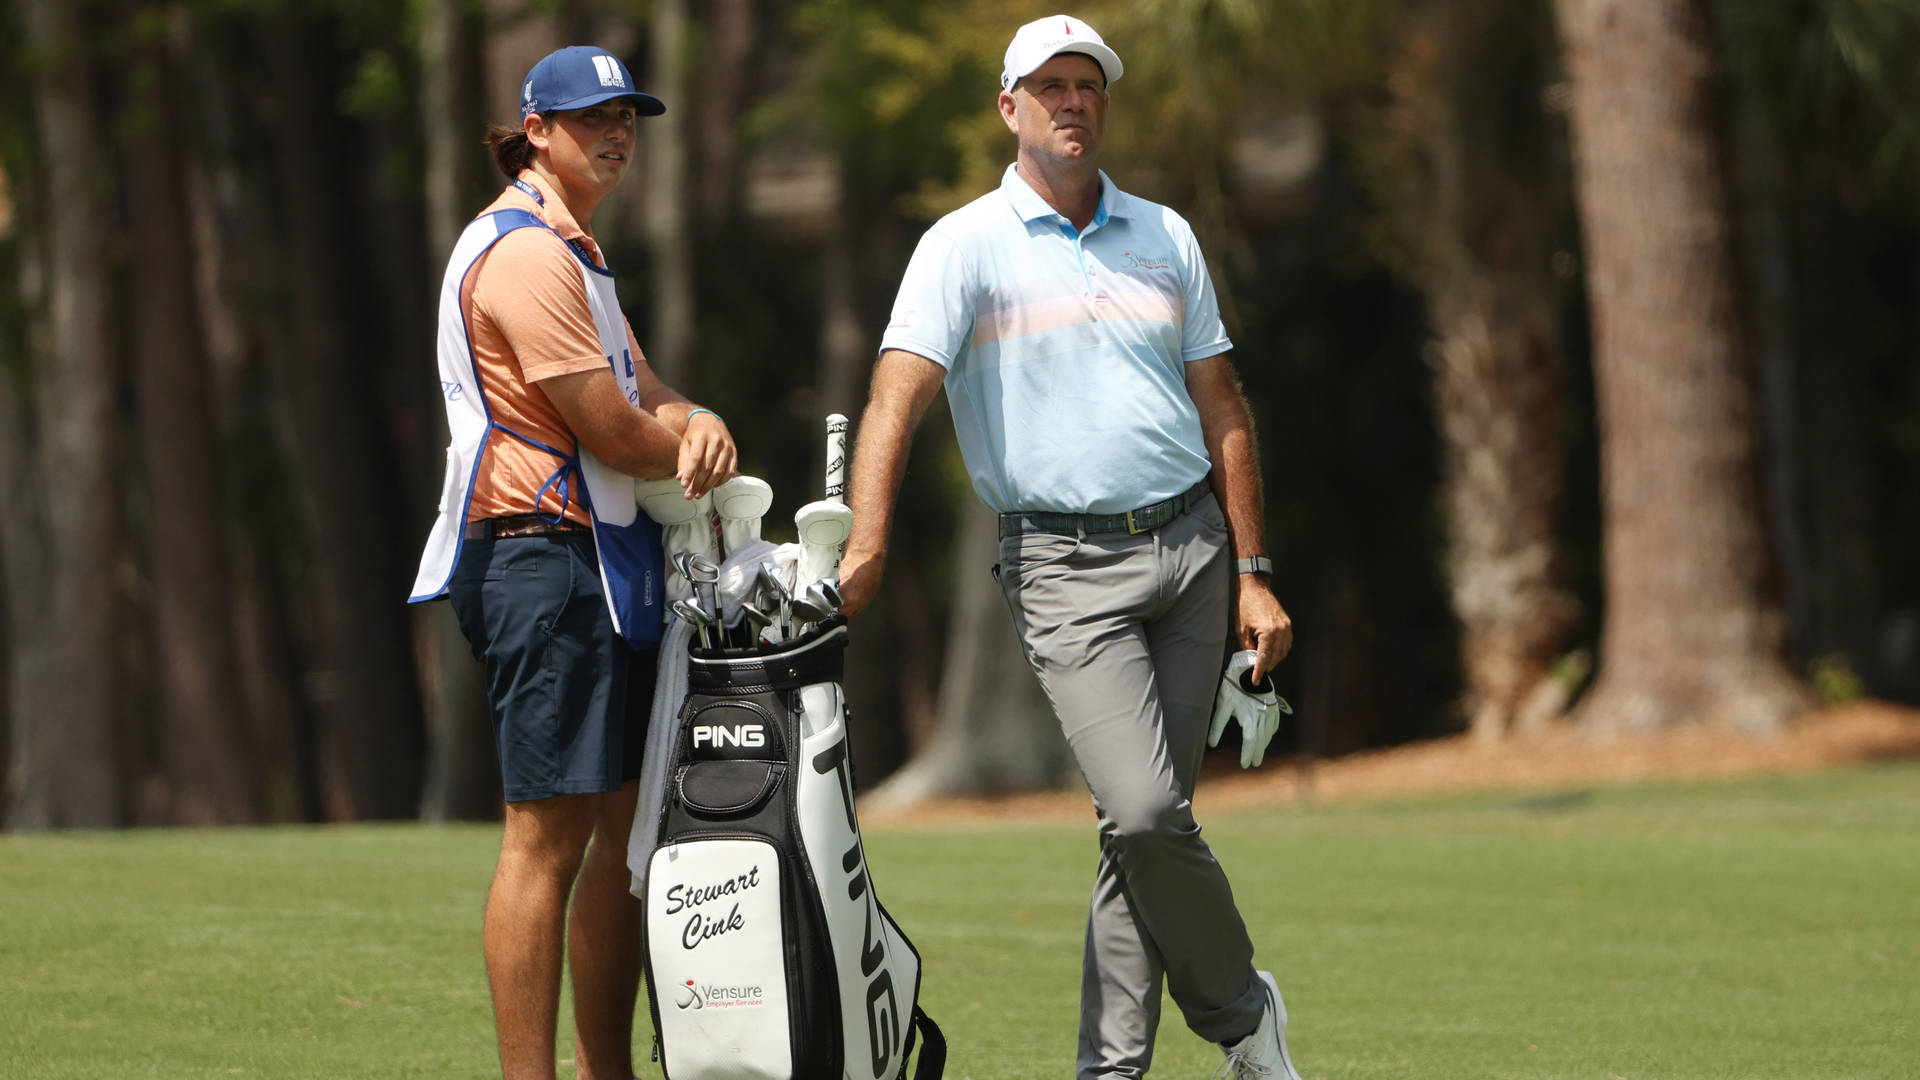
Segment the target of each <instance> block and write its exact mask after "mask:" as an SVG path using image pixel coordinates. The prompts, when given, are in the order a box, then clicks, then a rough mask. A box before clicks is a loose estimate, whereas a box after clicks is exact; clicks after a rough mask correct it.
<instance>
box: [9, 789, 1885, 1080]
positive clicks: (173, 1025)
mask: <svg viewBox="0 0 1920 1080" xmlns="http://www.w3.org/2000/svg"><path fill="white" fill-rule="evenodd" d="M1200 809H1201V814H1202V819H1203V821H1206V823H1207V829H1206V835H1207V837H1208V839H1209V840H1210V841H1211V842H1212V843H1213V845H1214V847H1215V849H1216V850H1217V851H1218V852H1219V854H1220V857H1221V859H1222V861H1223V862H1224V863H1225V864H1226V866H1227V868H1228V872H1229V874H1230V875H1231V876H1232V878H1233V882H1234V887H1235V892H1236V895H1237V896H1238V898H1239V902H1240V906H1241V909H1242V911H1243V912H1244V913H1245V915H1246V919H1247V922H1248V924H1249V926H1250V927H1251V928H1252V930H1253V933H1254V937H1255V941H1256V943H1257V946H1258V948H1259V956H1258V960H1259V963H1260V964H1261V965H1262V966H1265V967H1269V968H1271V969H1273V970H1274V971H1275V972H1276V973H1277V974H1278V975H1279V978H1280V984H1281V987H1282V989H1283V990H1284V991H1285V993H1286V995H1287V1000H1288V1005H1289V1007H1290V1010H1291V1012H1292V1014H1293V1026H1292V1040H1291V1042H1292V1047H1293V1051H1294V1056H1295V1058H1296V1060H1297V1061H1298V1062H1299V1064H1300V1066H1301V1068H1302V1070H1303V1071H1304V1072H1305V1073H1306V1075H1307V1076H1308V1077H1309V1078H1317V1077H1329V1078H1333V1077H1339V1078H1389V1077H1396V1078H1397V1077H1407V1078H1414V1077H1420V1078H1427V1077H1448V1078H1464V1077H1498V1078H1505V1077H1515V1078H1550V1077H1551V1078H1558V1077H1568V1078H1575V1077H1582V1078H1584V1077H1591V1078H1593V1080H1608V1078H1609V1077H1616V1076H1617V1077H1623V1078H1626V1080H1641V1078H1647V1080H1653V1078H1661V1080H1679V1078H1695V1077H1697V1078H1709V1077H1712V1078H1721V1077H1724V1078H1728V1080H1733V1078H1763V1077H1795V1078H1802V1077H1819V1078H1838V1077H1888V1078H1892V1077H1907V1076H1911V1075H1913V1068H1914V1066H1913V1062H1914V1061H1915V1060H1916V1059H1920V1036H1916V1035H1915V1034H1913V1030H1914V1028H1915V1027H1916V1025H1915V1024H1914V1023H1913V1019H1912V1018H1913V1017H1914V1016H1915V1015H1920V991H1917V990H1916V987H1920V979H1916V976H1915V974H1914V972H1915V970H1916V966H1920V899H1916V897H1920V764H1898V765H1885V766H1878V767H1872V768H1864V769H1855V770H1848V771H1844V772H1834V773H1825V774H1818V775H1813V776H1803V777H1794V778H1779V779H1768V780H1751V781H1741V782H1734V783H1724V784H1702V785H1686V786H1649V787H1634V788H1622V789H1613V790H1602V791H1598V792H1594V793H1591V794H1579V793H1576V794H1572V795H1557V796H1550V797H1541V798H1531V799H1520V798H1515V797H1511V796H1476V797H1467V798H1454V799H1446V800H1435V801H1421V802H1409V803H1404V804H1379V805H1371V806H1342V807H1323V808H1320V809H1315V810H1297V809H1290V810H1285V811H1276V812H1270V813H1259V814H1237V815H1232V816H1218V817H1210V816H1209V815H1208V814H1207V812H1206V805H1205V793H1204V790H1203V792H1202V797H1201V806H1200ZM867 840H868V848H869V856H870V860H871V863H872V866H873V869H874V875H875V880H876V883H877V886H878V888H879V891H880V896H881V898H882V900H883V901H884V902H885V903H886V904H887V906H888V908H889V909H890V910H891V911H892V912H893V913H894V915H895V916H896V917H897V918H898V919H899V920H900V922H901V923H902V924H903V925H904V926H905V927H906V928H907V931H908V933H909V934H910V935H911V936H912V937H913V940H914V942H915V944H916V945H917V946H918V947H919V949H920V951H921V953H922V955H923V956H924V958H925V960H926V964H927V977H926V985H925V989H924V994H923V1004H924V1005H925V1006H926V1008H927V1009H928V1011H929V1012H930V1013H932V1014H933V1016H934V1017H935V1018H936V1019H937V1020H938V1021H939V1022H940V1023H941V1024H942V1026H943V1027H944V1028H945V1029H946V1032H947V1036H948V1039H949V1041H950V1043H951V1046H952V1050H951V1056H950V1059H949V1066H948V1071H947V1075H948V1076H950V1077H954V1078H962V1077H970V1078H974V1080H992V1078H1001V1077H1006V1078H1027V1077H1032V1078H1040V1077H1052V1078H1061V1077H1067V1076H1069V1075H1070V1074H1071V1071H1072V1066H1073V1054H1074V1026H1075V1022H1076V1019H1077V1016H1078V1002H1077V996H1078V987H1079V951H1080V943H1081V936H1082V933H1083V920H1084V918H1085V910H1086V890H1087V885H1088V883H1089V880H1090V877H1091V874H1092V869H1093V862H1094V846H1093V837H1092V831H1091V827H1090V823H1089V824H1044V825H1041V824H1019V823H1010V824H1008V825H1005V826H1002V827H986V826H978V825H971V826H951V827H912V828H908V827H890V828H884V829H883V828H874V829H870V830H869V833H868V838H867ZM496 843H497V837H496V835H495V833H494V831H493V830H492V829H491V828H487V827H468V826H461V827H447V828H435V827H417V826H370V827H352V828H323V829H262V830H223V831H166V832H128V833H112V834H88V835H54V836H12V837H0V1076H5V1077H8V1078H10V1080H11V1078H20V1080H26V1078H56V1077H58V1078H69V1077H88V1078H92V1077H113V1078H126V1080H134V1078H144V1077H155V1078H158V1077H167V1078H177V1077H276V1078H277V1077H344V1076H354V1077H422V1078H438V1077H448V1078H452V1077H461V1078H473V1077H482V1076H486V1075H489V1074H496V1075H497V1064H496V1060H495V1055H494V1049H493V1041H492V1039H493V1034H492V1022H491V1016H490V1013H489V1007H488V999H487V991H486V985H485V980H484V973H483V970H482V967H481V961H480V953H479V919H480V908H481V904H482V901H483V899H484V895H485V890H486V885H487V880H488V876H489V874H490V873H491V870H492V863H493V856H494V850H495V844H496ZM638 1026H639V1031H638V1033H637V1034H636V1037H635V1041H636V1044H637V1045H638V1046H639V1048H640V1049H639V1055H638V1060H639V1061H640V1062H641V1073H642V1075H643V1076H647V1077H658V1076H659V1075H660V1074H659V1066H658V1065H657V1064H650V1063H647V1061H646V1057H647V1049H648V1047H649V1044H650V1041H651V1035H650V1030H649V1028H648V1026H647V1024H646V1021H645V1018H644V1016H643V1017H642V1020H641V1022H640V1024H639V1025H638ZM561 1054H562V1057H563V1058H564V1057H568V1056H570V1054H571V1050H570V1049H569V1048H568V1047H567V1046H566V1045H565V1044H564V1040H563V1046H562V1050H561ZM1218 1060H1219V1053H1218V1051H1217V1050H1215V1049H1214V1048H1212V1047H1210V1046H1208V1045H1206V1044H1204V1043H1202V1042H1201V1041H1200V1040H1198V1039H1196V1038H1195V1037H1193V1036H1192V1035H1190V1034H1189V1033H1187V1032H1186V1031H1185V1029H1184V1027H1182V1026H1181V1025H1180V1023H1179V1021H1178V1011H1177V1010H1176V1009H1174V1008H1173V1007H1172V1005H1171V1003H1169V1005H1168V1007H1167V1009H1166V1017H1165V1022H1164V1023H1163V1025H1162V1032H1161V1041H1160V1048H1159V1053H1158V1055H1157V1058H1156V1062H1155V1069H1154V1074H1155V1075H1156V1076H1167V1077H1174V1076H1187V1077H1200V1076H1204V1075H1206V1074H1207V1072H1209V1071H1210V1070H1211V1069H1212V1068H1213V1067H1214V1066H1215V1065H1216V1064H1217V1063H1218ZM568 1072H570V1070H564V1069H563V1075H564V1074H566V1073H568Z"/></svg>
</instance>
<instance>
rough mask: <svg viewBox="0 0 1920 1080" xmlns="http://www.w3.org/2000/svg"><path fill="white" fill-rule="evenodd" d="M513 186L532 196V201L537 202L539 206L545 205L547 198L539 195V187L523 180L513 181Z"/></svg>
mask: <svg viewBox="0 0 1920 1080" xmlns="http://www.w3.org/2000/svg"><path fill="white" fill-rule="evenodd" d="M513 186H514V187H517V188H519V189H520V190H521V191H524V192H526V193H527V194H529V195H531V196H533V201H534V202H537V203H539V204H540V205H541V206H545V205H547V200H546V199H544V198H542V197H541V195H540V189H539V188H536V187H534V186H533V185H532V184H529V183H527V182H526V181H525V180H515V181H514V182H513Z"/></svg>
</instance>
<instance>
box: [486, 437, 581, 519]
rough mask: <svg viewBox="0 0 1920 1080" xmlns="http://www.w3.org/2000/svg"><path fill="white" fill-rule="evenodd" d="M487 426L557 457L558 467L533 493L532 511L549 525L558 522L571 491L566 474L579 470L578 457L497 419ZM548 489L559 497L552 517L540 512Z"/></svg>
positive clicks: (565, 510)
mask: <svg viewBox="0 0 1920 1080" xmlns="http://www.w3.org/2000/svg"><path fill="white" fill-rule="evenodd" d="M487 426H488V428H489V430H492V431H499V432H504V433H505V434H507V435H509V436H511V437H513V438H516V439H519V440H520V441H521V442H523V443H526V444H527V445H528V446H531V447H533V448H534V449H536V450H543V451H545V452H547V453H549V454H552V455H553V456H554V457H557V458H559V459H560V465H559V467H558V468H556V469H554V470H553V472H552V473H551V474H549V475H548V476H547V480H546V482H545V483H543V484H541V485H540V490H539V491H536V492H534V493H533V512H534V513H535V514H539V515H540V520H542V521H545V522H546V523H547V524H549V525H558V524H560V522H561V519H563V518H565V517H566V516H567V501H568V499H569V497H570V494H569V493H570V491H571V483H570V481H569V478H568V476H567V474H568V473H571V472H576V471H578V470H579V468H580V461H579V459H578V458H576V457H575V456H574V455H572V454H569V453H566V452H565V451H563V450H559V449H556V448H554V447H551V446H548V445H547V444H546V443H543V442H541V441H540V440H538V439H529V438H527V437H526V436H525V435H522V434H520V433H519V432H517V431H515V430H513V429H512V428H510V427H508V426H506V425H505V424H502V423H499V422H497V421H496V422H493V423H490V424H488V425H487ZM549 490H551V491H552V492H553V493H554V494H556V495H558V496H559V497H560V513H559V515H558V516H556V517H553V518H548V517H547V515H545V514H542V513H540V504H541V503H542V502H544V501H546V498H547V492H548V491H549ZM583 501H584V500H583ZM588 510H589V512H591V510H592V507H591V505H590V504H588Z"/></svg>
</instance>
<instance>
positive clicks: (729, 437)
mask: <svg viewBox="0 0 1920 1080" xmlns="http://www.w3.org/2000/svg"><path fill="white" fill-rule="evenodd" d="M627 348H628V350H629V351H630V353H631V355H632V356H633V358H634V360H633V377H634V381H635V382H636V383H637V384H638V386H639V390H640V407H641V408H642V409H645V410H646V411H647V412H649V413H652V414H653V418H654V419H656V420H658V421H660V422H661V423H662V424H665V425H666V426H667V428H668V430H670V431H673V432H674V433H675V434H677V435H679V436H680V457H679V460H678V462H676V464H675V468H674V472H673V476H674V479H676V480H678V481H680V486H681V487H682V488H685V489H686V493H687V498H689V499H697V498H699V497H700V496H702V495H704V494H706V493H707V492H708V491H711V490H713V489H714V488H715V487H717V486H719V485H720V484H722V483H725V482H726V481H727V480H730V479H732V478H733V476H734V474H735V472H736V471H738V469H739V468H740V453H739V450H738V449H737V448H736V447H735V446H734V443H733V432H732V431H730V430H728V428H727V422H726V421H724V420H722V419H720V417H719V415H718V414H717V413H715V412H714V411H713V410H712V409H702V408H701V407H700V406H698V405H695V404H694V403H693V402H691V401H688V400H687V399H686V396H685V395H683V394H681V393H680V391H678V390H675V389H674V388H673V387H671V386H668V385H667V384H666V383H664V382H661V381H660V376H659V375H657V374H655V373H654V370H653V366H652V365H651V364H649V363H647V357H646V354H645V353H643V352H641V351H640V343H639V342H638V341H636V340H634V337H633V327H632V326H628V327H627ZM696 410H697V411H698V415H692V414H694V413H695V412H696Z"/></svg>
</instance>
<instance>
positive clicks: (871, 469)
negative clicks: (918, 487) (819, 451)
mask: <svg viewBox="0 0 1920 1080" xmlns="http://www.w3.org/2000/svg"><path fill="white" fill-rule="evenodd" d="M946 375H947V372H946V369H945V368H943V367H941V366H940V365H939V364H936V363H934V362H933V361H931V360H929V359H927V358H926V357H924V356H920V355H917V354H915V353H910V352H906V351H904V350H901V349H888V350H887V351H885V352H883V353H881V354H880V360H879V362H877V363H876V364H874V366H873V383H872V385H871V386H870V387H869V389H868V391H867V407H866V410H865V411H864V412H862V413H861V414H860V433H859V435H858V437H857V438H856V439H855V440H854V444H853V481H852V483H851V484H850V485H849V488H848V501H849V505H851V506H852V507H853V535H852V536H850V537H848V539H847V552H846V554H845V555H844V556H842V557H841V559H840V596H841V599H842V600H843V601H844V602H843V603H842V604H841V606H840V610H841V611H843V612H845V613H846V614H847V615H848V616H849V617H852V616H853V615H856V614H858V613H859V612H860V610H861V609H862V608H864V607H866V606H867V604H868V603H869V602H871V601H872V600H873V595H874V593H876V592H878V591H879V589H880V575H881V574H882V573H883V572H884V571H885V569H886V564H887V535H888V533H889V532H891V531H892V528H893V507H894V503H895V502H896V500H897V499H898V498H899V495H900V481H901V478H902V477H904V476H905V475H906V472H907V450H908V448H909V446H910V445H911V444H912V442H913V432H914V429H916V428H918V427H919V426H920V418H921V417H923V416H925V415H926V414H927V406H929V405H931V404H933V396H934V395H935V394H937V393H939V392H940V383H941V380H943V379H945V378H946Z"/></svg>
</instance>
